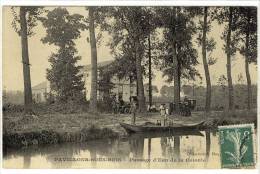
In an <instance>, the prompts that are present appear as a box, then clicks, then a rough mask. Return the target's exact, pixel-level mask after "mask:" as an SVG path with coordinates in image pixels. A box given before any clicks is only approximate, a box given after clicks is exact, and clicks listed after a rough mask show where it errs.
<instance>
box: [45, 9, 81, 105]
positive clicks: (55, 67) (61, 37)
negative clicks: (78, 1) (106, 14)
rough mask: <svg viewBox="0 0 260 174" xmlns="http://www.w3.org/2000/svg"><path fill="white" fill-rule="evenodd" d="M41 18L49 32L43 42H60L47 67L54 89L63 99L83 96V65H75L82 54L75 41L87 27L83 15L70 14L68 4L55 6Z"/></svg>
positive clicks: (59, 97) (64, 100)
mask: <svg viewBox="0 0 260 174" xmlns="http://www.w3.org/2000/svg"><path fill="white" fill-rule="evenodd" d="M41 20H42V23H43V26H44V27H45V28H46V32H47V35H46V36H45V37H44V38H42V42H43V43H45V44H46V43H48V44H50V45H51V44H53V45H55V46H58V51H57V52H56V53H52V55H51V56H50V58H49V62H50V63H51V68H50V69H47V79H48V80H49V81H50V85H51V89H52V90H53V91H54V93H55V94H56V95H57V98H58V100H59V101H63V102H66V101H67V100H68V99H73V98H77V97H83V96H84V95H83V93H84V91H83V90H84V82H83V81H82V77H83V75H82V74H80V68H81V66H77V65H76V64H77V61H78V60H80V59H81V57H80V56H77V55H76V54H77V49H76V48H75V42H74V40H75V39H77V38H79V37H80V32H81V30H84V29H86V26H85V25H84V24H83V16H81V15H79V14H73V15H70V14H69V12H68V11H67V10H66V9H65V8H55V9H54V10H52V11H49V13H48V14H47V17H46V18H41Z"/></svg>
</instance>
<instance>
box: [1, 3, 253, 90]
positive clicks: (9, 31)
mask: <svg viewBox="0 0 260 174" xmlns="http://www.w3.org/2000/svg"><path fill="white" fill-rule="evenodd" d="M53 8H54V7H48V9H53ZM67 9H68V11H69V12H70V13H71V14H72V13H79V14H81V15H84V16H87V14H88V13H87V11H86V10H85V8H84V7H67ZM2 17H3V30H2V34H3V37H2V38H3V46H2V47H3V59H2V60H3V61H2V64H3V66H2V67H3V68H2V71H3V87H4V88H5V89H6V90H23V71H22V58H21V39H20V38H19V36H18V34H17V33H16V32H15V31H14V30H13V28H12V25H11V23H12V20H13V17H12V13H11V8H10V7H4V8H3V16H2ZM223 29H224V27H223V25H218V24H217V23H216V22H214V23H212V29H211V32H210V33H209V35H208V36H209V37H213V38H214V40H215V41H216V42H217V45H216V49H215V50H214V52H213V54H212V55H213V57H216V58H217V62H216V64H214V65H212V66H210V67H209V70H210V74H211V81H212V84H213V85H214V84H216V83H217V80H218V78H219V76H221V75H223V74H225V75H226V55H225V53H224V51H223V49H222V48H223V41H222V40H221V38H220V36H221V33H222V32H223ZM34 32H35V35H33V36H32V37H30V38H29V40H28V44H29V59H30V64H31V82H32V86H35V85H37V84H39V83H41V82H43V81H45V80H46V69H47V68H49V67H50V63H49V62H48V58H49V56H50V55H51V53H52V52H55V50H56V48H55V47H53V46H51V45H48V44H43V43H42V42H41V38H43V37H44V36H45V35H46V32H45V29H44V27H43V26H42V25H41V24H39V25H38V26H37V27H35V28H34ZM97 32H98V31H96V33H97ZM88 36H89V32H88V31H83V32H82V33H81V37H80V38H79V39H77V40H76V41H75V42H76V48H77V50H78V54H79V55H80V56H81V57H82V59H81V60H80V61H79V62H78V64H79V65H87V64H90V62H91V57H90V44H89V43H88V42H87V37H88ZM109 40H110V36H109V35H108V34H107V33H104V34H103V38H102V41H101V43H100V45H99V46H98V48H97V49H98V50H97V53H98V54H97V56H98V62H102V61H106V60H113V56H112V55H111V53H110V51H111V50H110V48H109V47H108V46H107V43H108V42H109ZM194 47H195V48H198V47H197V44H196V43H195V42H194ZM198 61H199V65H197V67H196V69H197V70H198V71H199V73H200V74H201V76H202V81H196V82H195V84H201V85H203V86H205V78H204V69H203V64H202V57H201V48H198ZM244 67H245V65H244V58H243V56H241V55H240V54H239V53H237V54H236V56H235V57H233V61H232V78H233V83H234V84H236V83H238V76H239V75H240V74H241V75H242V77H243V83H246V78H245V68H244ZM154 72H155V73H154V74H156V76H155V78H154V79H153V85H156V86H157V87H158V89H160V88H161V87H162V86H163V85H173V82H172V83H170V84H169V83H166V82H165V80H166V79H165V78H162V73H161V72H160V71H158V70H154ZM250 74H251V80H252V83H253V84H256V83H257V66H256V65H253V64H252V65H250ZM147 82H148V79H144V83H147ZM183 83H184V82H183ZM185 83H186V84H193V82H192V81H191V82H187V81H185Z"/></svg>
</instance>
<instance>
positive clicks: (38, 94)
mask: <svg viewBox="0 0 260 174" xmlns="http://www.w3.org/2000/svg"><path fill="white" fill-rule="evenodd" d="M112 62H113V61H103V62H100V63H98V80H99V79H100V78H101V77H100V69H101V68H105V67H106V66H109V65H111V63H112ZM80 73H82V74H83V80H84V82H85V92H86V100H89V99H90V91H91V65H85V66H83V68H82V69H81V71H80ZM110 83H112V84H113V87H114V88H112V89H111V91H109V93H110V95H115V96H116V97H117V98H119V97H121V98H122V99H123V100H124V101H129V99H130V96H136V84H135V82H132V83H130V79H129V78H124V79H119V78H117V76H116V75H114V76H113V77H112V78H111V79H110ZM50 91H51V89H50V84H49V82H48V81H45V82H42V83H40V84H38V85H36V86H34V87H32V94H33V99H34V101H35V102H36V103H41V102H46V94H47V93H49V92H50ZM103 95H104V94H103V93H102V92H101V91H98V94H97V97H98V99H99V100H102V99H103Z"/></svg>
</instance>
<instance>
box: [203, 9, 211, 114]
mask: <svg viewBox="0 0 260 174" xmlns="http://www.w3.org/2000/svg"><path fill="white" fill-rule="evenodd" d="M207 16H208V7H204V21H203V34H202V60H203V66H204V71H205V78H206V84H207V90H206V104H205V111H206V113H208V112H210V104H211V82H210V75H209V67H208V62H207V50H206V44H207V43H206V38H207V28H208V22H207Z"/></svg>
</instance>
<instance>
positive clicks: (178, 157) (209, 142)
mask: <svg viewBox="0 0 260 174" xmlns="http://www.w3.org/2000/svg"><path fill="white" fill-rule="evenodd" d="M219 149H220V148H219V144H218V134H217V133H216V132H210V131H200V132H198V131H197V132H181V133H174V134H172V133H167V134H157V135H154V134H153V135H149V134H146V135H145V134H141V135H138V134H137V135H134V136H131V137H127V138H119V139H106V140H97V141H91V142H85V143H66V144H58V145H48V146H43V147H37V146H35V147H34V146H31V147H27V148H23V149H20V150H16V151H7V152H5V155H4V161H3V167H5V168H189V169H191V168H220V156H219Z"/></svg>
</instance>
